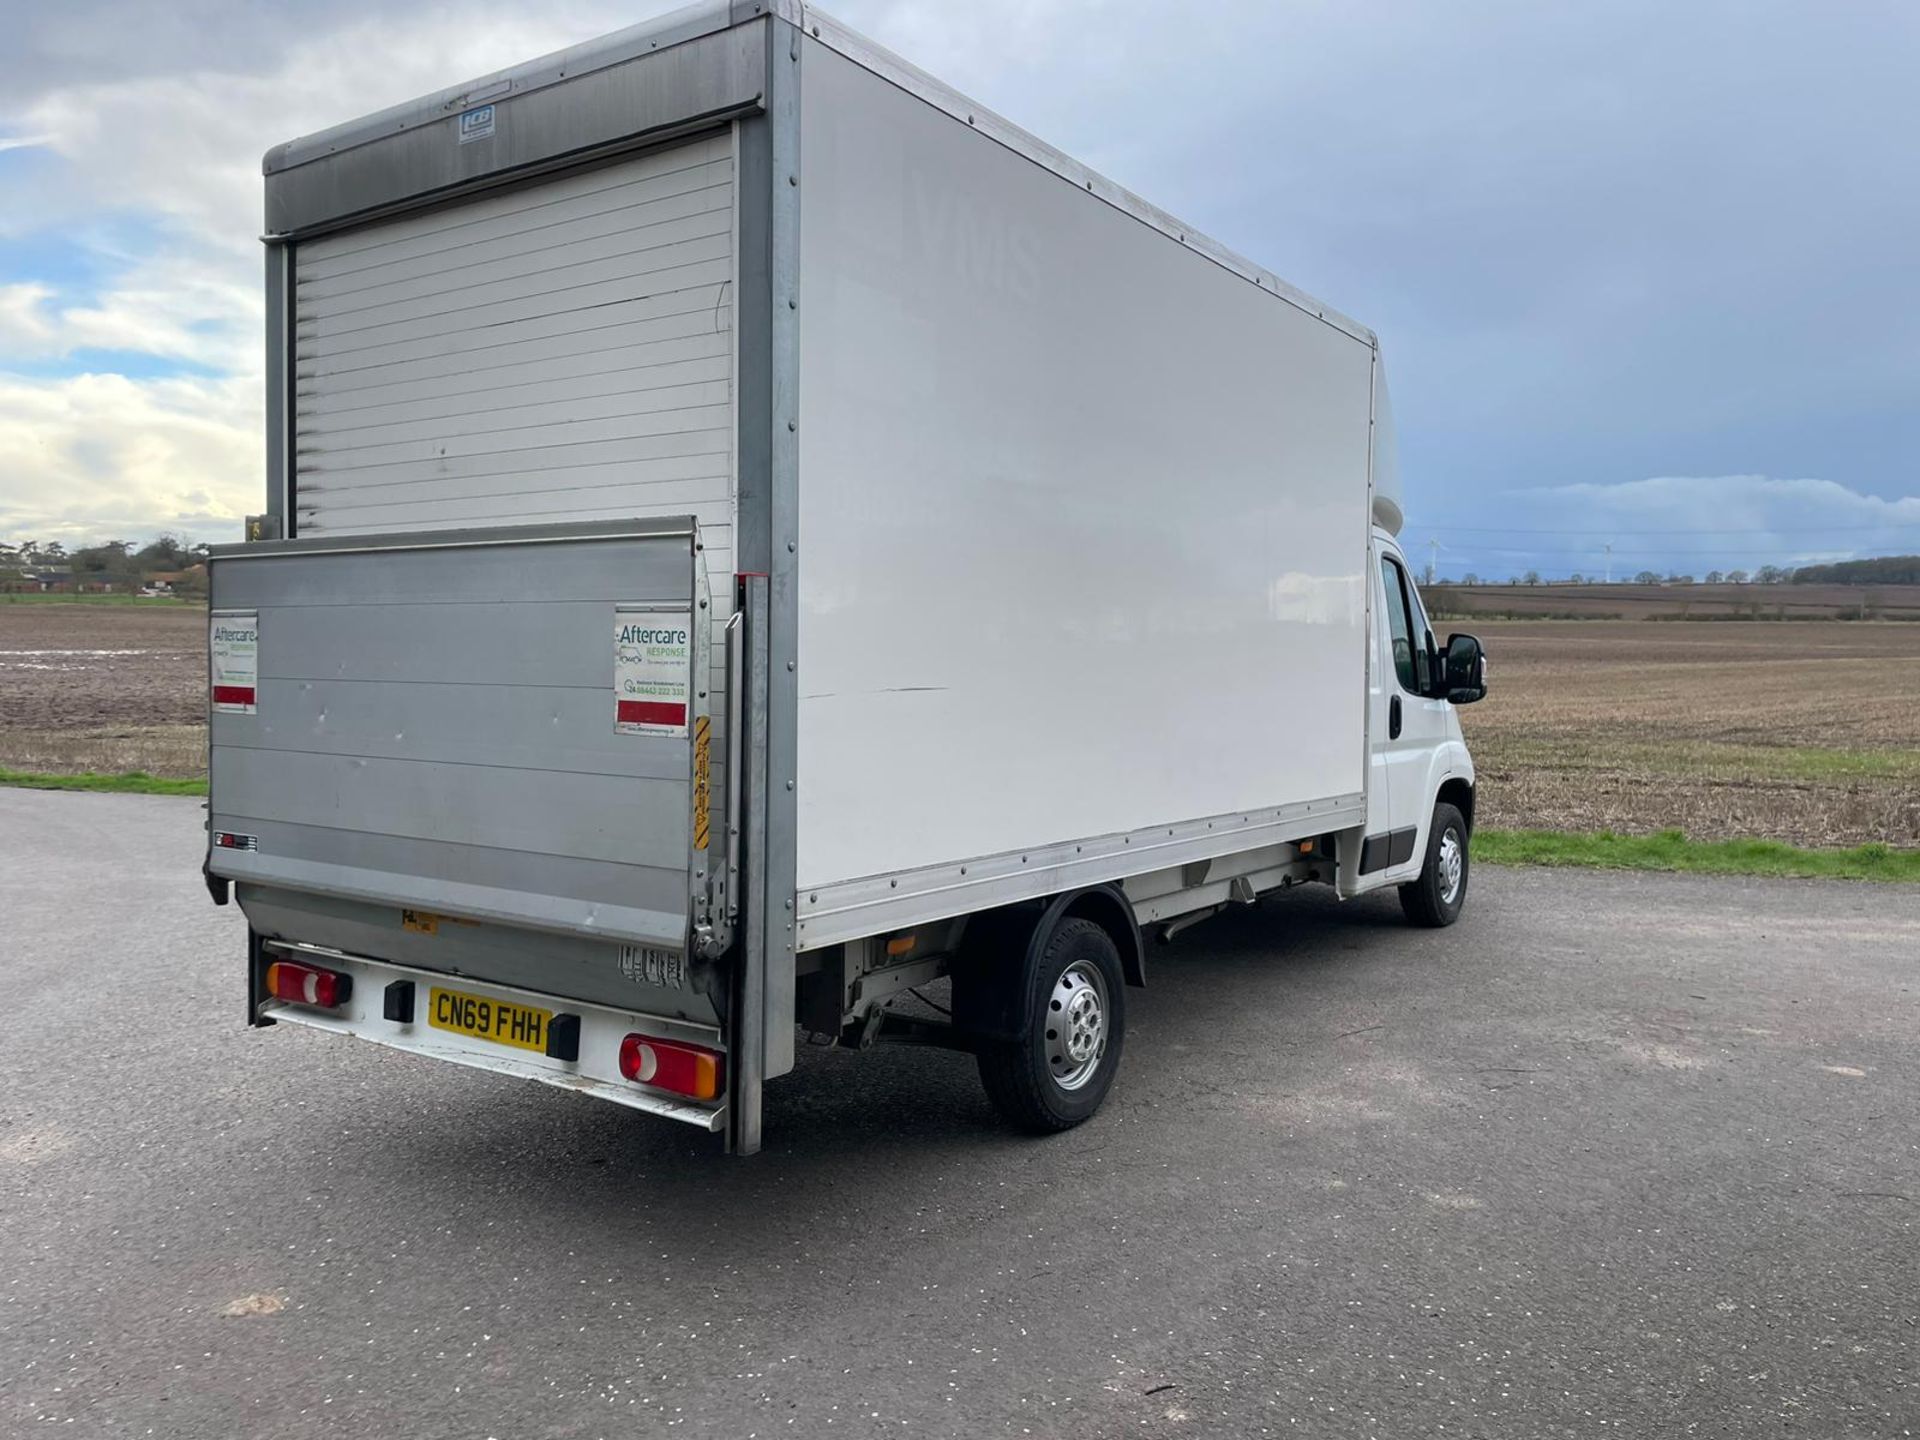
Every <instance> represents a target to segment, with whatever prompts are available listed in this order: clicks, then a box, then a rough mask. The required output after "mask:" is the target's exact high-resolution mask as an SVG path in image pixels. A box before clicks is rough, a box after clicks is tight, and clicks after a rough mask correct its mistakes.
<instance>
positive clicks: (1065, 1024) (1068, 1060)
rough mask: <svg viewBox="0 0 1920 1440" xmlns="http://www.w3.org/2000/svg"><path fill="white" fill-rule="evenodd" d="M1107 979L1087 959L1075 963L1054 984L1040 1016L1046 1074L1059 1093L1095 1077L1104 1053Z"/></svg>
mask: <svg viewBox="0 0 1920 1440" xmlns="http://www.w3.org/2000/svg"><path fill="white" fill-rule="evenodd" d="M1108 1012H1109V1003H1108V999H1107V980H1106V976H1104V975H1102V974H1101V973H1100V967H1099V966H1098V965H1095V964H1093V963H1092V962H1091V961H1088V960H1076V961H1075V962H1074V963H1073V964H1071V965H1069V966H1067V968H1066V969H1065V970H1062V971H1061V972H1060V978H1059V979H1058V980H1055V981H1054V982H1053V994H1052V995H1050V996H1049V997H1048V998H1047V1009H1046V1013H1045V1015H1044V1016H1043V1017H1042V1023H1043V1025H1044V1027H1045V1028H1044V1029H1043V1030H1042V1031H1041V1036H1042V1041H1041V1043H1042V1045H1043V1047H1044V1049H1045V1051H1046V1057H1047V1073H1048V1074H1049V1075H1051V1076H1052V1077H1053V1083H1054V1084H1056V1085H1058V1086H1059V1087H1060V1088H1061V1089H1062V1090H1078V1089H1079V1088H1080V1087H1081V1086H1083V1085H1085V1084H1086V1083H1087V1082H1088V1081H1089V1080H1091V1079H1092V1078H1093V1077H1094V1073H1095V1072H1096V1071H1098V1070H1099V1068H1100V1062H1101V1060H1102V1059H1104V1058H1105V1056H1106V1053H1107V1034H1108V1031H1107V1016H1108Z"/></svg>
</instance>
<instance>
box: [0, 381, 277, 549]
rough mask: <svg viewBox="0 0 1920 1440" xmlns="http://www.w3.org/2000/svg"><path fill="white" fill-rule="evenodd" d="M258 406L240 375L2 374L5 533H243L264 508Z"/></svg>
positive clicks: (0, 512) (0, 492) (0, 505)
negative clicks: (243, 523)
mask: <svg viewBox="0 0 1920 1440" xmlns="http://www.w3.org/2000/svg"><path fill="white" fill-rule="evenodd" d="M259 411H260V390H259V385H258V382H257V381H256V380H254V379H252V378H251V377H245V376H241V377H235V378H231V379H223V380H186V379H166V380H148V381H136V380H129V379H127V378H125V377H124V376H120V375H80V376H75V377H72V378H69V379H62V380H23V379H19V378H15V377H9V376H6V375H0V535H5V536H10V537H15V538H27V537H31V538H33V539H37V540H61V541H64V542H65V543H67V545H68V546H69V548H71V546H72V545H73V544H74V543H75V542H84V541H87V540H92V539H98V538H103V537H109V536H110V537H113V538H117V539H128V540H140V539H144V538H146V537H147V536H149V535H151V534H153V533H154V532H155V531H157V530H176V531H179V532H181V533H183V534H186V535H188V536H189V537H191V538H193V539H196V540H235V539H238V538H239V531H240V517H241V516H243V515H245V514H246V513H248V512H249V511H254V510H258V509H260V508H261V492H262V485H261V479H260V477H261V473H262V470H261V466H262V452H263V449H264V442H263V440H262V437H261V429H260V421H259Z"/></svg>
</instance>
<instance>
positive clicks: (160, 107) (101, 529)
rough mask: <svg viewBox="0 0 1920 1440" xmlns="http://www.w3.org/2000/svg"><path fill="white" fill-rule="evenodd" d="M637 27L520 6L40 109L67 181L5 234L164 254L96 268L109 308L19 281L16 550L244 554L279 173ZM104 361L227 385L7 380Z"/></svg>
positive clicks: (58, 172)
mask: <svg viewBox="0 0 1920 1440" xmlns="http://www.w3.org/2000/svg"><path fill="white" fill-rule="evenodd" d="M628 18H629V17H627V16H624V15H621V14H618V13H616V12H613V11H612V10H611V9H610V7H605V6H595V7H582V6H575V7H571V8H568V7H564V6H562V7H555V8H554V9H551V10H548V11H545V12H543V13H542V14H541V15H539V16H538V17H530V16H528V15H527V14H526V13H524V12H523V11H520V10H518V9H514V10H511V11H509V10H505V9H504V8H503V9H502V10H501V11H499V12H496V13H495V14H494V15H493V16H491V17H486V18H485V19H484V23H481V19H482V17H477V16H469V20H470V21H472V22H473V23H462V24H459V25H454V24H450V23H449V22H448V19H447V17H446V16H444V15H441V14H439V13H437V12H434V11H426V12H423V13H420V14H416V15H415V16H414V17H413V18H411V19H408V20H382V21H379V22H377V23H376V22H374V21H362V22H360V23H357V24H354V25H351V26H347V27H343V28H341V29H338V30H335V31H333V32H331V33H326V34H321V35H319V36H317V37H314V38H312V39H309V40H305V41H303V42H301V43H299V44H297V45H295V46H293V47H292V48H291V49H289V50H288V51H287V52H286V53H285V54H284V55H283V56H282V57H281V58H280V61H279V63H278V64H277V65H275V66H274V67H272V68H271V69H270V70H268V71H267V72H265V73H259V74H252V75H244V74H232V73H226V72H224V71H222V70H220V69H218V68H214V67H212V66H209V67H208V68H203V69H196V70H192V71H189V72H186V73H179V74H171V75H157V76H148V77H144V78H137V79H131V80H126V81H121V82H118V83H113V84H99V85H75V86H68V87H66V88H62V89H57V90H54V91H51V92H49V93H47V94H44V95H42V96H40V97H39V98H38V99H37V100H35V101H34V102H32V104H31V105H30V107H29V108H28V110H27V111H26V113H25V116H24V117H23V119H24V125H22V126H21V127H20V128H22V129H27V128H30V129H31V132H32V133H33V134H34V135H35V136H36V137H38V138H37V139H36V140H35V141H34V142H33V143H35V144H38V145H41V146H43V147H44V148H46V149H47V150H48V151H49V152H50V153H52V154H53V155H55V156H57V157H59V159H61V160H62V161H64V162H66V163H65V164H64V165H61V166H58V167H52V168H49V167H45V166H42V167H39V168H38V169H36V170H35V171H34V172H33V174H32V175H31V176H30V177H29V178H28V179H27V180H25V181H23V182H21V186H20V189H21V194H20V195H18V196H17V197H10V198H9V200H8V201H7V202H6V203H0V232H5V231H8V230H11V231H12V232H13V233H16V234H18V233H23V232H26V231H32V230H49V229H56V230H57V229H62V228H68V229H71V228H74V227H76V226H78V225H79V224H81V223H82V222H83V221H85V220H88V219H91V218H93V217H96V216H98V215H100V214H102V213H120V214H129V213H130V214H134V215H137V216H140V217H142V218H144V219H145V220H147V221H148V222H149V223H150V224H151V225H152V226H153V234H154V237H155V238H154V241H153V243H152V245H151V246H150V247H148V248H146V249H144V250H143V251H142V253H139V254H136V255H131V256H121V257H112V256H100V257H97V258H105V259H109V260H111V259H114V258H118V259H119V262H120V263H119V264H118V266H117V268H115V269H114V270H113V273H112V274H111V275H110V277H109V279H108V280H107V281H106V282H105V283H104V285H102V286H101V287H100V288H99V290H98V291H97V292H96V293H94V294H92V295H88V296H85V297H79V298H77V299H76V298H75V297H71V296H64V295H62V294H60V293H59V292H58V291H56V290H55V289H54V288H53V287H51V286H49V285H47V284H44V283H40V282H39V281H37V280H35V279H33V278H31V277H29V278H25V279H22V280H16V281H13V282H12V283H6V284H0V535H14V536H25V535H31V536H34V537H36V538H41V539H55V538H59V539H62V540H65V541H67V542H68V543H69V544H71V543H73V542H75V541H84V540H87V539H96V538H101V537H104V536H109V535H111V536H115V537H118V538H128V539H138V538H142V537H144V536H146V535H148V534H151V533H152V532H154V531H156V530H161V529H171V530H177V531H181V532H183V533H186V534H188V535H190V536H192V537H194V538H197V539H214V540H218V539H232V538H235V537H236V536H237V534H238V531H239V520H240V517H241V516H243V515H245V514H246V513H248V512H250V511H256V510H259V509H260V508H262V506H263V505H264V503H265V501H264V489H263V469H262V459H261V456H262V451H263V447H264V441H263V438H262V436H263V427H264V421H263V414H262V412H263V406H264V399H263V390H262V384H263V381H262V375H263V370H264V366H263V356H262V353H261V347H262V334H263V325H262V319H263V313H264V306H263V302H262V296H261V288H262V282H261V276H262V260H261V247H260V244H259V238H258V237H259V232H260V208H261V177H260V169H259V157H260V155H261V154H262V153H263V152H264V151H265V150H266V149H267V148H268V147H269V146H271V145H274V144H277V143H279V142H280V141H283V140H288V139H291V138H293V137H294V136H295V135H297V134H300V133H304V132H310V131H313V130H318V129H323V128H325V127H326V126H328V125H331V124H334V123H337V122H339V121H341V120H346V119H351V118H353V117H354V116H356V115H359V114H364V113H366V112H368V111H371V110H375V109H378V108H380V107H382V106H384V105H388V104H393V103H396V102H398V101H401V100H405V99H407V98H409V97H411V96H413V95H417V94H422V93H425V92H427V91H430V90H433V89H436V88H438V87H440V86H442V85H446V84H450V83H455V82H457V81H459V80H462V79H466V78H470V77H472V76H474V75H478V74H482V73H485V72H487V71H489V70H493V69H498V68H500V67H501V66H504V65H508V64H512V63H516V62H518V61H521V60H524V59H527V58H529V57H530V56H534V55H538V54H541V53H544V52H545V51H548V50H552V49H556V48H558V47H560V46H562V45H564V44H568V43H571V42H573V41H577V40H579V39H581V38H583V37H584V36H588V35H592V34H597V33H601V32H604V31H606V30H610V29H614V28H617V26H618V25H619V24H621V23H625V22H626V20H627V19H628ZM369 55H378V56H380V57H381V60H380V63H379V64H378V65H370V64H368V63H367V57H368V56H369ZM9 216H10V217H11V219H10V220H9V218H8V217H9ZM87 350H108V351H128V352H134V353H137V354H141V355H145V356H151V357H155V358H157V359H160V360H163V361H165V360H173V361H183V362H187V363H189V364H191V365H193V366H195V367H198V368H202V369H206V370H211V371H213V372H215V375H214V378H210V379H208V378H183V377H175V378H169V379H159V380H134V379H128V378H125V377H122V376H118V375H111V374H106V375H100V374H89V375H81V376H76V377H68V378H60V379H44V378H31V377H27V376H21V375H14V376H8V375H7V374H5V373H4V372H5V370H6V367H7V365H8V363H9V362H11V363H13V364H14V365H15V367H16V368H18V367H19V366H20V365H21V364H22V362H33V361H42V360H47V359H57V358H60V357H63V356H70V355H72V354H74V353H75V352H77V351H87Z"/></svg>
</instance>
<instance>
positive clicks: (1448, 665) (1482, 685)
mask: <svg viewBox="0 0 1920 1440" xmlns="http://www.w3.org/2000/svg"><path fill="white" fill-rule="evenodd" d="M1441 669H1442V672H1443V673H1442V675H1441V679H1440V687H1439V688H1440V698H1441V699H1445V700H1450V701H1452V702H1453V703H1454V704H1455V705H1471V704H1472V703H1473V702H1474V701H1476V700H1484V699H1485V698H1486V695H1487V656H1486V652H1485V651H1483V650H1482V649H1481V648H1480V641H1479V638H1478V637H1477V636H1473V635H1449V636H1448V637H1447V653H1446V655H1445V657H1444V658H1443V660H1442V662H1441Z"/></svg>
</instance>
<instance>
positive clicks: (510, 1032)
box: [427, 985, 553, 1054]
mask: <svg viewBox="0 0 1920 1440" xmlns="http://www.w3.org/2000/svg"><path fill="white" fill-rule="evenodd" d="M431 1001H432V1003H431V1005H430V1007H429V1009H428V1011H427V1023H428V1024H429V1025H431V1026H433V1028H434V1029H436V1030H451V1031H452V1032H453V1033H454V1034H456V1035H471V1036H472V1037H473V1038H474V1039H476V1040H491V1041H492V1042H493V1043H494V1044H496V1045H513V1046H517V1047H518V1048H519V1049H522V1050H538V1051H540V1052H541V1053H542V1054H545V1053H546V1049H547V1022H548V1021H549V1020H551V1019H553V1012H552V1011H551V1010H537V1009H535V1008H534V1007H533V1006H531V1005H516V1004H514V1003H513V1002H512V1001H511V1000H490V999H488V998H487V997H486V996H484V995H468V994H466V993H465V992H463V991H460V990H442V989H441V988H440V987H439V986H438V985H436V986H434V987H433V991H432V996H431Z"/></svg>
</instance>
